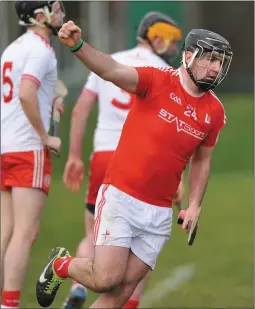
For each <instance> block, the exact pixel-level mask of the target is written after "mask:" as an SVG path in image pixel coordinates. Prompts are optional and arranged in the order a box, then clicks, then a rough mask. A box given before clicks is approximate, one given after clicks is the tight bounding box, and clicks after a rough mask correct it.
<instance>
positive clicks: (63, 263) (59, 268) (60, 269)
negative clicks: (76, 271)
mask: <svg viewBox="0 0 255 309" xmlns="http://www.w3.org/2000/svg"><path fill="white" fill-rule="evenodd" d="M72 259H73V257H71V256H66V257H63V258H57V259H56V260H55V262H54V270H55V272H56V274H57V275H58V276H59V277H60V278H67V277H69V275H68V266H69V264H70V262H71V261H72Z"/></svg>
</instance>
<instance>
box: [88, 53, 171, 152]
mask: <svg viewBox="0 0 255 309" xmlns="http://www.w3.org/2000/svg"><path fill="white" fill-rule="evenodd" d="M112 57H113V58H114V59H115V60H117V61H118V62H120V63H122V64H126V65H131V66H134V67H137V66H147V65H150V66H155V67H162V66H163V67H167V66H168V65H167V63H166V62H165V61H163V60H162V59H161V58H160V57H159V56H157V55H156V54H154V53H153V52H152V51H151V50H150V49H147V48H143V47H135V48H133V49H130V50H127V51H122V52H118V53H114V54H112ZM88 90H89V91H91V92H93V93H95V95H97V97H98V103H99V106H98V120H97V127H96V130H95V134H94V151H113V150H115V149H116V147H117V145H118V143H119V139H120V135H121V130H122V127H123V125H124V122H125V120H126V117H127V115H128V112H129V110H130V107H131V106H132V103H133V100H134V96H133V95H131V94H130V93H128V92H126V91H124V90H122V89H120V88H118V87H117V86H115V85H114V84H112V83H110V82H107V81H105V80H103V79H101V78H100V77H98V76H97V75H96V74H94V73H90V74H89V77H88V80H87V82H86V84H85V86H84V91H88Z"/></svg>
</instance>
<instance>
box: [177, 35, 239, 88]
mask: <svg viewBox="0 0 255 309" xmlns="http://www.w3.org/2000/svg"><path fill="white" fill-rule="evenodd" d="M186 51H191V52H192V53H193V55H192V58H191V60H190V61H189V63H186V60H185V52H186ZM205 54H207V55H208V56H209V58H208V60H209V61H208V64H207V67H206V68H207V72H208V68H209V65H210V63H211V62H212V61H213V59H215V58H216V59H219V60H220V62H221V64H220V69H219V72H218V74H217V76H216V78H214V79H211V78H210V79H209V78H207V77H205V78H203V79H197V78H196V77H195V76H194V74H193V73H192V72H191V67H192V64H193V63H194V60H195V59H196V60H200V59H202V58H203V57H204V55H205ZM232 56H233V52H232V50H231V46H230V44H229V42H228V41H227V40H226V39H225V38H223V37H222V36H220V35H219V34H217V33H214V32H212V31H209V30H204V29H193V30H191V31H190V32H189V33H188V35H187V36H186V38H185V42H184V45H183V56H182V63H183V65H184V67H185V69H186V70H187V72H188V74H189V76H190V78H191V80H192V81H193V82H194V83H195V85H196V86H197V87H198V88H199V89H200V90H202V91H208V90H210V89H214V88H215V87H216V86H217V85H219V84H220V83H221V82H222V81H223V79H224V78H225V77H226V75H227V73H228V69H229V66H230V63H231V60H232ZM196 65H197V67H198V66H199V62H197V64H196ZM196 69H197V68H196Z"/></svg>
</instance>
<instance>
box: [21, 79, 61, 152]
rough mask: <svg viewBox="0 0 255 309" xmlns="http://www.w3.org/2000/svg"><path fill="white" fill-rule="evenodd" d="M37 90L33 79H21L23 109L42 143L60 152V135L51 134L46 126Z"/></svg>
mask: <svg viewBox="0 0 255 309" xmlns="http://www.w3.org/2000/svg"><path fill="white" fill-rule="evenodd" d="M37 91H38V86H37V84H36V83H35V82H34V81H33V80H31V79H22V80H21V84H20V88H19V99H20V102H21V106H22V109H23V111H24V113H25V114H26V116H27V118H28V120H29V122H30V123H31V125H32V126H33V128H34V129H35V131H36V132H37V134H38V135H39V137H40V139H41V141H42V144H43V145H45V146H47V147H49V148H50V149H55V150H56V151H57V152H59V151H60V147H61V141H60V139H59V138H58V137H54V136H49V135H48V133H47V132H46V130H45V128H44V125H43V122H42V118H41V114H40V109H39V104H38V95H37Z"/></svg>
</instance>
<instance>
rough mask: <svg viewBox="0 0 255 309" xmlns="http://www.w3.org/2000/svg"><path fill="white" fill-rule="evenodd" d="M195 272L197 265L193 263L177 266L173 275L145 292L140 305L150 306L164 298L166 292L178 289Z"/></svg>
mask: <svg viewBox="0 0 255 309" xmlns="http://www.w3.org/2000/svg"><path fill="white" fill-rule="evenodd" d="M194 272H195V266H194V265H193V264H188V265H183V266H179V267H176V268H175V269H174V270H173V272H172V274H171V276H169V277H167V278H166V279H164V280H162V281H160V282H159V283H156V285H155V286H154V288H152V289H151V290H149V291H148V292H147V293H146V294H145V296H144V298H143V300H142V301H141V305H140V306H141V307H144V308H149V307H150V306H151V305H152V304H153V303H155V302H156V301H157V300H160V299H162V298H164V296H165V295H166V294H169V293H170V292H172V291H175V290H178V288H179V287H180V286H181V285H182V284H183V283H185V282H187V281H189V280H190V279H191V278H192V276H193V274H194Z"/></svg>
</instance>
